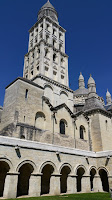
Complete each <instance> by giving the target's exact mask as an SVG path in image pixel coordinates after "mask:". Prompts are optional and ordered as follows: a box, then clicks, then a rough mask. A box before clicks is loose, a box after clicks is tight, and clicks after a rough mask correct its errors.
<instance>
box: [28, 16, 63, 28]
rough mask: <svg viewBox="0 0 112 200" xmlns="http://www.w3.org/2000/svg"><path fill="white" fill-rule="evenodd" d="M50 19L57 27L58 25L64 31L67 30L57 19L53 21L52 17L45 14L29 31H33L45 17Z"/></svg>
mask: <svg viewBox="0 0 112 200" xmlns="http://www.w3.org/2000/svg"><path fill="white" fill-rule="evenodd" d="M44 18H45V19H48V20H49V21H50V22H51V23H52V24H53V25H55V26H56V27H58V28H59V29H61V30H62V31H63V32H66V30H65V29H64V28H63V27H62V26H60V25H59V24H58V23H56V22H55V21H53V20H52V19H51V18H50V17H48V16H46V15H44V16H43V17H42V18H41V19H39V20H38V21H37V22H36V23H35V24H34V25H33V26H32V27H31V28H30V29H29V32H32V30H34V28H35V27H36V26H37V25H38V24H39V23H40V22H41V21H42V20H43V19H44Z"/></svg>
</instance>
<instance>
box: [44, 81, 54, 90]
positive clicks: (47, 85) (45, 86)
mask: <svg viewBox="0 0 112 200" xmlns="http://www.w3.org/2000/svg"><path fill="white" fill-rule="evenodd" d="M47 87H48V88H50V89H51V90H52V91H53V90H54V88H53V86H52V85H51V84H46V83H45V84H44V89H45V88H47Z"/></svg>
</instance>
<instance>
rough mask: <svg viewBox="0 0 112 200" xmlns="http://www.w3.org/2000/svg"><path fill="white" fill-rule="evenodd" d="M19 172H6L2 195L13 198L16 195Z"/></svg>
mask: <svg viewBox="0 0 112 200" xmlns="http://www.w3.org/2000/svg"><path fill="white" fill-rule="evenodd" d="M18 175H19V173H7V176H6V179H5V185H4V193H3V197H4V198H6V199H13V198H16V196H17V183H18Z"/></svg>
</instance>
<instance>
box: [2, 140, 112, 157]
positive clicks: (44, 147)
mask: <svg viewBox="0 0 112 200" xmlns="http://www.w3.org/2000/svg"><path fill="white" fill-rule="evenodd" d="M0 146H9V147H13V148H15V146H19V147H20V148H25V149H32V150H38V151H46V152H55V153H56V152H57V151H58V152H59V153H62V154H69V155H74V156H83V157H84V156H86V157H88V158H89V157H90V158H104V157H108V156H110V157H111V156H112V151H101V152H92V151H85V150H79V149H74V148H68V147H62V146H58V145H53V144H46V143H40V142H35V141H29V140H23V139H18V138H12V137H5V136H0Z"/></svg>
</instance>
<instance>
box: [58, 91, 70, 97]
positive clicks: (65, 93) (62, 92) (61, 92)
mask: <svg viewBox="0 0 112 200" xmlns="http://www.w3.org/2000/svg"><path fill="white" fill-rule="evenodd" d="M62 94H64V95H66V96H67V97H68V93H67V92H65V91H64V90H61V91H60V95H62Z"/></svg>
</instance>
